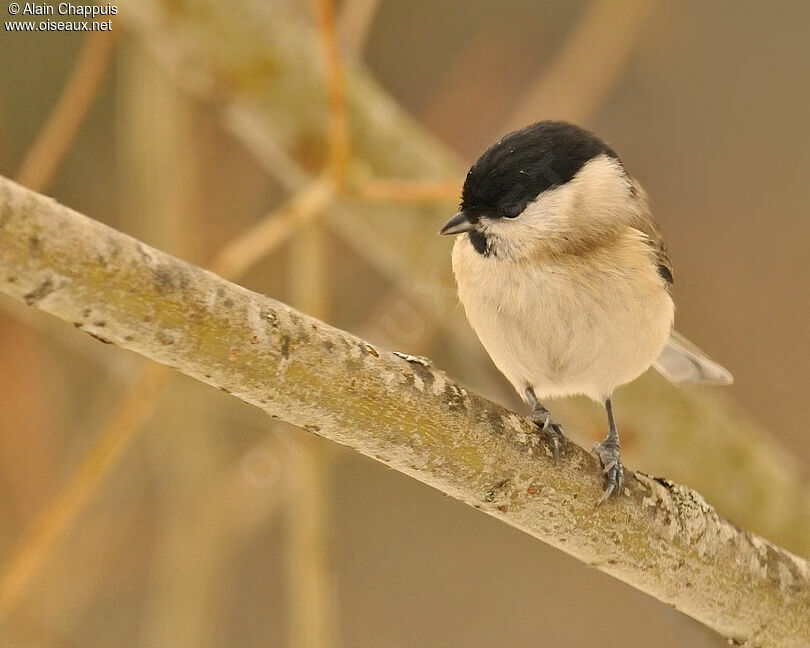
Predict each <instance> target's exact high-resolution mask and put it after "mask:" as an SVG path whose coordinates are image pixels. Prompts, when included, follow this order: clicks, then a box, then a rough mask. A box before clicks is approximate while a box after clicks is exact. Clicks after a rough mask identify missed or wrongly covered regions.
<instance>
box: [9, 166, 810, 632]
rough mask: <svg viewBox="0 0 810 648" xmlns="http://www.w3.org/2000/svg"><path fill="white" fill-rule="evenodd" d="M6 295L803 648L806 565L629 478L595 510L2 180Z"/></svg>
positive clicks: (270, 323) (227, 297) (257, 313)
mask: <svg viewBox="0 0 810 648" xmlns="http://www.w3.org/2000/svg"><path fill="white" fill-rule="evenodd" d="M0 290H2V291H3V292H5V293H8V294H9V295H11V296H13V297H15V298H17V299H20V300H22V301H24V302H25V303H27V304H28V305H30V306H35V307H37V308H39V309H41V310H44V311H46V312H49V313H51V314H53V315H55V316H57V317H59V318H61V319H64V320H67V321H69V322H73V323H74V325H75V326H76V328H78V329H81V330H83V331H84V332H86V333H88V334H89V335H92V336H93V337H95V338H97V339H99V340H101V341H103V342H107V343H112V344H115V345H117V346H120V347H122V348H126V349H130V350H132V351H135V352H137V353H140V354H142V355H144V356H147V357H149V358H152V359H153V360H156V361H158V362H161V363H163V364H166V365H169V366H172V367H174V368H175V369H177V370H178V371H181V372H182V373H185V374H187V375H189V376H192V377H194V378H197V379H198V380H201V381H203V382H205V383H208V384H210V385H213V386H216V387H219V388H220V389H222V390H224V391H227V392H229V393H232V394H233V395H234V396H236V397H238V398H240V399H242V400H244V401H245V402H247V403H250V404H252V405H255V406H256V407H259V408H261V409H263V410H265V411H266V412H267V413H268V414H270V416H272V417H274V418H280V419H283V420H285V421H289V422H291V423H293V424H295V425H298V426H300V427H302V428H305V429H307V430H309V431H310V432H312V433H313V434H317V435H320V436H323V437H326V438H328V439H331V440H333V441H336V442H338V443H341V444H343V445H345V446H348V447H350V448H353V449H354V450H356V451H358V452H360V453H362V454H364V455H366V456H369V457H372V458H374V459H376V460H378V461H380V462H382V463H384V464H386V465H388V466H390V467H392V468H394V469H396V470H398V471H400V472H403V473H405V474H408V475H410V476H412V477H414V478H415V479H418V480H419V481H421V482H423V483H425V484H428V485H430V486H433V487H434V488H437V489H438V490H440V491H442V492H444V493H447V494H448V495H450V496H452V497H454V498H456V499H458V500H460V501H462V502H465V503H466V504H468V505H470V506H473V507H475V508H478V509H480V510H482V511H484V512H486V513H488V514H490V515H492V516H494V517H497V518H498V519H500V520H502V521H503V522H506V523H507V524H511V525H513V526H515V527H517V528H519V529H522V530H523V531H525V532H526V533H528V534H530V535H532V536H534V537H535V538H538V539H540V540H543V541H544V542H547V543H549V544H551V545H552V546H554V547H557V548H559V549H561V550H563V551H565V552H566V553H568V554H571V555H572V556H575V557H576V558H578V559H580V560H582V561H585V562H587V563H588V564H591V565H593V566H595V567H597V568H598V569H600V570H602V571H604V572H607V573H609V574H611V575H613V576H615V577H616V578H619V579H620V580H622V581H624V582H626V583H628V584H630V585H632V586H633V587H636V588H638V589H640V590H642V591H644V592H647V593H648V594H650V595H652V596H654V597H655V598H657V599H659V600H661V601H664V602H666V603H668V604H670V605H672V606H673V607H675V608H677V609H678V610H681V611H682V612H684V613H685V614H688V615H689V616H692V617H694V618H696V619H698V620H699V621H701V622H703V623H705V624H706V625H708V626H710V627H712V628H714V629H715V630H717V631H718V632H720V633H722V634H724V635H725V636H727V637H730V638H733V639H735V640H737V641H740V642H749V643H750V644H751V645H760V646H796V647H799V646H807V645H810V566H809V565H808V563H807V562H806V561H805V560H803V559H801V558H798V557H797V556H795V555H793V554H791V553H789V552H787V551H785V550H783V549H781V548H779V547H777V546H775V545H773V544H771V543H770V542H768V541H766V540H764V539H762V538H760V537H758V536H756V535H754V534H752V533H750V532H748V531H745V530H741V529H738V528H736V527H734V526H733V525H732V524H730V523H729V522H727V521H726V520H724V519H722V518H721V517H720V516H718V515H717V514H716V513H715V511H714V510H713V509H712V507H711V506H709V505H708V504H707V503H706V501H705V500H704V499H703V497H701V496H700V495H699V494H697V493H696V492H694V491H691V490H689V489H687V488H684V487H682V486H679V485H677V484H674V483H672V482H670V481H668V480H664V479H658V478H655V477H650V476H648V475H644V474H641V473H636V474H635V475H634V476H633V475H631V476H630V478H629V479H628V483H627V487H626V488H625V493H624V497H622V498H620V499H619V500H617V501H613V502H610V503H609V504H608V505H606V506H604V507H602V508H600V509H596V510H594V502H596V500H597V499H598V497H599V494H600V488H601V485H600V475H599V470H598V467H597V463H596V460H595V459H594V458H593V457H592V456H591V455H590V454H589V453H588V452H586V451H585V450H583V449H582V448H580V447H578V446H576V445H574V444H572V443H569V444H567V445H566V448H565V452H564V455H563V458H562V459H561V461H560V462H559V463H557V464H555V463H554V462H553V461H552V460H551V459H550V457H549V455H548V452H547V451H546V450H545V448H544V447H543V445H542V444H540V443H538V439H537V436H536V435H535V434H533V426H532V425H531V424H529V423H528V422H527V421H526V420H524V419H523V418H521V417H520V416H518V415H516V414H514V413H512V412H509V411H508V410H505V409H504V408H502V407H499V406H498V405H495V404H493V403H491V402H489V401H487V400H485V399H483V398H481V397H480V396H477V395H475V394H473V393H470V392H468V391H467V390H465V389H464V388H463V387H460V386H459V385H457V384H456V383H455V382H453V381H452V380H450V379H449V378H448V377H447V376H446V375H445V374H444V373H442V372H441V371H438V370H436V369H434V368H433V367H431V366H430V363H429V362H427V361H425V360H424V359H422V358H414V357H412V356H407V355H405V354H399V353H396V352H390V351H384V350H382V349H377V348H375V347H374V346H372V345H371V344H369V343H367V342H365V341H363V340H361V339H358V338H356V337H354V336H352V335H350V334H348V333H346V332H344V331H340V330H338V329H335V328H333V327H330V326H328V325H326V324H324V323H323V322H320V321H318V320H316V319H313V318H311V317H308V316H307V315H304V314H303V313H300V312H297V311H295V310H293V309H292V308H290V307H288V306H286V305H284V304H282V303H280V302H277V301H275V300H272V299H269V298H267V297H264V296H262V295H258V294H256V293H253V292H251V291H249V290H247V289H245V288H242V287H240V286H237V285H235V284H232V283H230V282H228V281H225V280H224V279H222V278H220V277H218V276H216V275H214V274H212V273H210V272H207V271H205V270H202V269H200V268H197V267H195V266H192V265H190V264H188V263H185V262H183V261H181V260H179V259H176V258H174V257H171V256H169V255H167V254H164V253H162V252H160V251H158V250H155V249H153V248H150V247H149V246H147V245H145V244H143V243H141V242H139V241H137V240H135V239H133V238H131V237H129V236H126V235H124V234H121V233H120V232H117V231H115V230H113V229H111V228H109V227H107V226H105V225H102V224H101V223H98V222H96V221H93V220H91V219H89V218H87V217H85V216H82V215H81V214H78V213H76V212H74V211H72V210H70V209H68V208H66V207H63V206H61V205H59V204H57V203H56V202H55V201H53V200H51V199H49V198H46V197H44V196H41V195H39V194H36V193H34V192H32V191H29V190H27V189H24V188H23V187H20V186H19V185H17V184H15V183H13V182H11V181H10V180H6V179H2V178H0Z"/></svg>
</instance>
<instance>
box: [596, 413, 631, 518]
mask: <svg viewBox="0 0 810 648" xmlns="http://www.w3.org/2000/svg"><path fill="white" fill-rule="evenodd" d="M605 410H607V417H608V435H607V438H606V439H605V440H604V441H602V443H597V444H595V445H594V446H593V452H594V454H595V455H596V456H597V457H598V458H599V461H600V462H601V464H602V473H603V474H604V476H605V486H604V488H605V490H604V492H603V493H602V497H601V499H600V500H599V502H598V504H597V506H599V505H600V504H602V503H603V502H604V501H605V500H607V499H608V498H609V497H610V496H611V495H618V494H619V493H620V492H621V490H622V483H623V482H624V466H622V460H621V446H620V445H619V433H618V432H617V431H616V422H615V421H614V420H613V403H611V402H610V399H609V398H608V399H607V400H606V401H605Z"/></svg>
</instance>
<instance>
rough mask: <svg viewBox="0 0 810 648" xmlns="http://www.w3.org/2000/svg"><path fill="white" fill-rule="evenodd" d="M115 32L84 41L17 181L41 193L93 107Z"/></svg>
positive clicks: (98, 33)
mask: <svg viewBox="0 0 810 648" xmlns="http://www.w3.org/2000/svg"><path fill="white" fill-rule="evenodd" d="M117 33H118V29H116V28H113V30H112V31H111V32H109V31H107V32H103V31H98V32H91V33H90V34H89V35H88V36H87V37H86V38H85V40H84V43H83V45H82V49H81V52H79V57H78V60H77V61H76V65H75V67H74V68H73V72H72V73H71V75H70V79H68V82H67V84H66V85H65V88H64V90H63V91H62V94H61V95H60V97H59V100H58V101H57V103H56V107H55V108H54V110H53V112H52V113H51V116H50V118H49V119H48V122H47V123H46V124H45V126H44V128H43V129H42V131H40V133H39V136H38V137H37V139H36V141H35V142H34V144H33V145H32V146H31V148H30V149H29V151H28V153H27V154H26V156H25V159H24V160H23V162H22V165H21V166H20V170H19V173H18V174H17V182H19V183H20V184H24V185H26V186H27V187H31V188H32V189H37V190H39V191H42V190H44V189H45V188H46V187H47V186H48V185H49V184H50V182H51V180H52V178H53V175H54V173H55V172H56V170H57V169H58V168H59V165H60V164H61V162H62V160H63V158H64V157H65V154H66V153H67V151H68V149H69V148H70V144H71V142H72V141H73V138H74V137H75V136H76V133H77V132H78V130H79V126H81V124H82V121H83V120H84V118H85V117H86V115H87V112H88V110H89V109H90V107H91V106H92V105H93V101H94V99H95V98H96V96H97V94H98V91H99V89H100V88H101V84H102V81H103V80H104V77H105V75H106V74H107V70H108V69H109V67H110V62H111V61H112V57H113V52H114V50H115V41H116V35H117Z"/></svg>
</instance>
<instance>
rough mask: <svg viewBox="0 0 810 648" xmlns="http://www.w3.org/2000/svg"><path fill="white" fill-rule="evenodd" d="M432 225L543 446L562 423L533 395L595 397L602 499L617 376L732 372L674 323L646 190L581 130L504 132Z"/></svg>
mask: <svg viewBox="0 0 810 648" xmlns="http://www.w3.org/2000/svg"><path fill="white" fill-rule="evenodd" d="M440 233H441V234H460V236H458V238H457V239H456V241H455V245H454V246H453V272H454V274H455V277H456V283H457V284H458V295H459V299H460V301H461V303H462V305H463V306H464V310H465V312H466V314H467V318H468V319H469V321H470V324H471V325H472V327H473V329H475V332H476V333H477V335H478V338H479V339H480V340H481V343H482V344H483V346H484V348H485V349H486V350H487V352H488V353H489V355H490V357H491V358H492V361H493V362H494V363H495V366H497V368H498V369H499V370H500V371H501V372H502V373H503V374H504V375H505V376H506V378H507V379H508V380H509V382H511V383H512V385H513V386H514V387H515V389H516V390H517V391H518V393H519V394H520V395H521V397H522V398H523V399H524V400H525V401H526V403H528V404H529V405H530V406H531V408H532V413H531V420H532V421H533V422H534V423H535V424H536V425H537V426H538V427H539V428H540V430H541V431H542V432H543V433H544V434H545V435H546V436H547V438H548V442H549V445H550V448H551V450H552V452H553V454H554V457H555V458H556V457H557V456H558V454H559V450H560V446H561V444H562V442H563V436H562V429H561V428H560V426H559V425H558V424H557V423H555V422H554V420H553V419H552V417H551V415H550V414H549V412H548V410H547V409H546V408H545V407H544V405H543V402H545V400H546V399H547V398H557V397H564V396H572V395H575V394H584V395H585V396H589V397H590V398H592V399H594V400H596V401H598V402H600V403H603V404H604V406H605V409H606V410H607V421H608V434H607V438H606V439H605V440H604V441H602V442H601V443H597V444H596V445H595V446H594V448H593V450H594V453H595V454H596V455H597V457H598V458H599V460H600V462H601V464H602V468H603V473H604V475H603V480H604V492H603V495H602V499H601V500H600V503H601V502H603V501H604V500H606V499H607V498H608V497H610V496H611V495H612V494H618V493H619V492H621V490H622V482H623V478H624V468H623V467H622V463H621V456H620V446H619V435H618V432H617V431H616V424H615V422H614V418H613V404H612V402H611V397H612V394H613V391H614V390H615V389H616V388H617V387H618V386H620V385H623V384H625V383H628V382H630V381H632V380H634V379H635V378H637V377H638V376H640V375H641V374H642V373H643V372H644V371H646V370H647V369H648V368H649V367H650V366H654V367H655V368H656V369H658V370H659V371H660V372H661V373H662V374H663V375H664V376H665V377H667V378H668V379H670V380H671V381H672V382H675V383H677V384H683V383H698V382H703V383H714V384H729V383H731V382H732V378H731V374H730V373H729V372H728V371H726V370H725V369H724V368H723V367H721V366H719V365H718V364H716V363H715V362H713V361H712V360H710V359H709V358H708V357H706V356H705V355H704V354H703V353H702V352H701V351H700V350H699V349H698V348H697V347H695V346H694V345H693V344H691V343H690V342H689V341H688V340H686V339H685V338H684V337H682V336H681V335H679V334H678V333H676V332H675V331H674V330H673V329H672V324H673V316H674V312H675V308H674V304H673V302H672V296H671V294H670V287H671V285H672V281H673V274H672V265H671V263H670V260H669V256H668V255H667V251H666V248H665V247H664V243H663V240H662V238H661V233H660V231H659V229H658V226H657V225H656V223H655V220H654V219H653V217H652V214H651V213H650V208H649V205H648V202H647V196H646V194H645V193H644V190H643V189H642V188H641V185H640V184H639V183H638V182H637V181H636V180H635V179H634V178H633V177H632V176H630V174H629V173H628V172H627V170H626V169H625V167H624V164H623V163H622V161H621V160H620V159H619V156H618V155H616V153H615V152H614V151H613V149H611V148H610V147H609V146H608V145H607V144H605V143H604V142H603V141H602V140H600V139H599V138H598V137H596V136H595V135H593V134H592V133H590V132H588V131H586V130H584V129H582V128H579V127H578V126H575V125H573V124H568V123H564V122H556V121H543V122H539V123H537V124H533V125H531V126H528V127H526V128H524V129H522V130H519V131H515V132H514V133H510V134H508V135H506V136H505V137H503V138H502V139H500V140H499V141H497V142H496V143H495V144H493V145H492V146H491V147H490V148H489V149H487V150H486V151H485V152H484V153H483V154H482V155H481V157H479V158H478V160H477V161H476V162H475V164H473V166H472V168H471V169H470V171H469V173H468V174H467V178H466V180H465V182H464V189H463V191H462V199H461V209H460V211H459V212H458V214H456V215H455V216H454V217H453V218H451V219H450V220H449V221H448V222H447V223H446V224H445V225H444V227H443V228H442V229H441V232H440Z"/></svg>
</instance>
